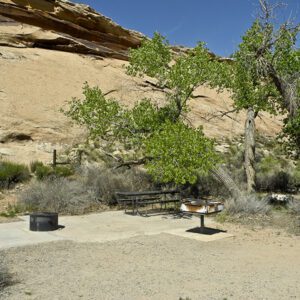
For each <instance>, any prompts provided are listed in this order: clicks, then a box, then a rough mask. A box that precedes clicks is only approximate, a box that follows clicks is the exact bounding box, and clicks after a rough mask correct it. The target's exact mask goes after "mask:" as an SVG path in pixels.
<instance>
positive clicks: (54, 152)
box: [52, 149, 56, 168]
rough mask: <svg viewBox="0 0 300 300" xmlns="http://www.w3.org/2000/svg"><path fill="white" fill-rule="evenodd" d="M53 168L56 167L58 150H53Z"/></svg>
mask: <svg viewBox="0 0 300 300" xmlns="http://www.w3.org/2000/svg"><path fill="white" fill-rule="evenodd" d="M52 166H53V168H55V167H56V149H54V150H53V163H52Z"/></svg>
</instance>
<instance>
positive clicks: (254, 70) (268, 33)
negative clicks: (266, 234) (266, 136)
mask: <svg viewBox="0 0 300 300" xmlns="http://www.w3.org/2000/svg"><path fill="white" fill-rule="evenodd" d="M259 2H260V4H261V13H262V14H261V17H260V18H258V19H256V20H255V21H254V23H253V25H252V26H251V28H250V29H249V30H248V31H247V32H246V34H245V35H244V36H243V38H242V43H241V44H240V45H239V48H238V50H237V51H236V52H235V53H234V55H233V63H232V64H230V65H228V64H227V65H225V64H222V65H220V66H219V67H218V70H219V71H218V72H216V75H217V76H219V79H218V80H216V81H212V84H214V85H217V86H219V87H222V88H224V87H225V88H229V89H230V90H231V91H232V98H233V100H234V105H235V108H236V110H246V111H247V118H246V122H245V155H244V158H245V161H244V166H245V170H246V175H247V189H248V191H249V192H253V191H254V190H255V165H254V163H255V118H256V117H257V116H258V114H259V113H260V112H262V111H266V112H269V113H271V114H274V115H276V114H282V115H283V114H286V115H287V118H286V119H285V121H284V127H283V131H282V134H281V137H283V139H284V140H285V142H286V144H287V147H288V148H289V149H290V150H291V149H294V150H296V151H299V149H300V148H299V146H300V144H299V140H300V137H299V135H298V134H299V131H298V130H297V128H298V127H300V125H299V118H298V114H299V110H298V108H299V104H300V103H299V82H300V81H299V78H300V77H299V74H300V56H299V50H298V49H297V48H296V41H297V35H298V33H299V29H300V27H299V26H295V27H291V26H290V25H289V24H288V23H284V24H282V25H281V26H280V27H279V28H278V29H277V28H276V26H275V25H274V20H273V19H272V16H273V9H274V6H271V5H270V3H269V2H268V1H266V0H259Z"/></svg>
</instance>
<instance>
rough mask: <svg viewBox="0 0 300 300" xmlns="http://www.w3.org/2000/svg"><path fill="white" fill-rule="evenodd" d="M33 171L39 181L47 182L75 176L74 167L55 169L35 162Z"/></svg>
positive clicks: (32, 167) (57, 167)
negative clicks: (47, 180) (57, 178)
mask: <svg viewBox="0 0 300 300" xmlns="http://www.w3.org/2000/svg"><path fill="white" fill-rule="evenodd" d="M31 171H32V172H33V173H34V174H35V176H36V178H37V179H38V180H45V179H49V178H50V177H52V178H55V177H69V176H71V175H73V174H74V170H73V168H72V167H67V166H56V167H55V168H52V167H50V166H46V165H44V164H43V163H42V162H34V163H33V165H32V166H31Z"/></svg>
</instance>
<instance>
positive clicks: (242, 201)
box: [225, 195, 270, 215]
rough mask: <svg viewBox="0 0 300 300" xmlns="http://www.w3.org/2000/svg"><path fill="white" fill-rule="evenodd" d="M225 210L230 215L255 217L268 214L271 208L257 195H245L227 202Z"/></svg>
mask: <svg viewBox="0 0 300 300" xmlns="http://www.w3.org/2000/svg"><path fill="white" fill-rule="evenodd" d="M225 209H226V212H227V213H228V214H230V215H255V214H267V213H268V212H269V211H270V206H269V205H268V204H267V203H266V201H263V200H260V199H258V198H257V196H255V195H243V196H241V197H240V198H238V199H235V200H233V199H228V200H227V201H226V202H225Z"/></svg>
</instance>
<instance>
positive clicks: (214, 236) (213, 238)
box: [165, 228, 234, 242]
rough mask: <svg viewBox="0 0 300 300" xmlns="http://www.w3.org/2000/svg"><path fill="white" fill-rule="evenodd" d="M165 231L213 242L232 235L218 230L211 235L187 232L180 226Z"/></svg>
mask: <svg viewBox="0 0 300 300" xmlns="http://www.w3.org/2000/svg"><path fill="white" fill-rule="evenodd" d="M165 233H168V234H172V235H177V236H180V237H184V238H189V239H193V240H196V241H200V242H213V241H218V240H222V239H225V238H229V237H233V236H234V235H233V234H230V233H227V232H218V233H215V234H211V235H209V234H201V233H195V232H188V231H186V230H183V229H181V228H179V229H173V230H169V231H166V232H165Z"/></svg>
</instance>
